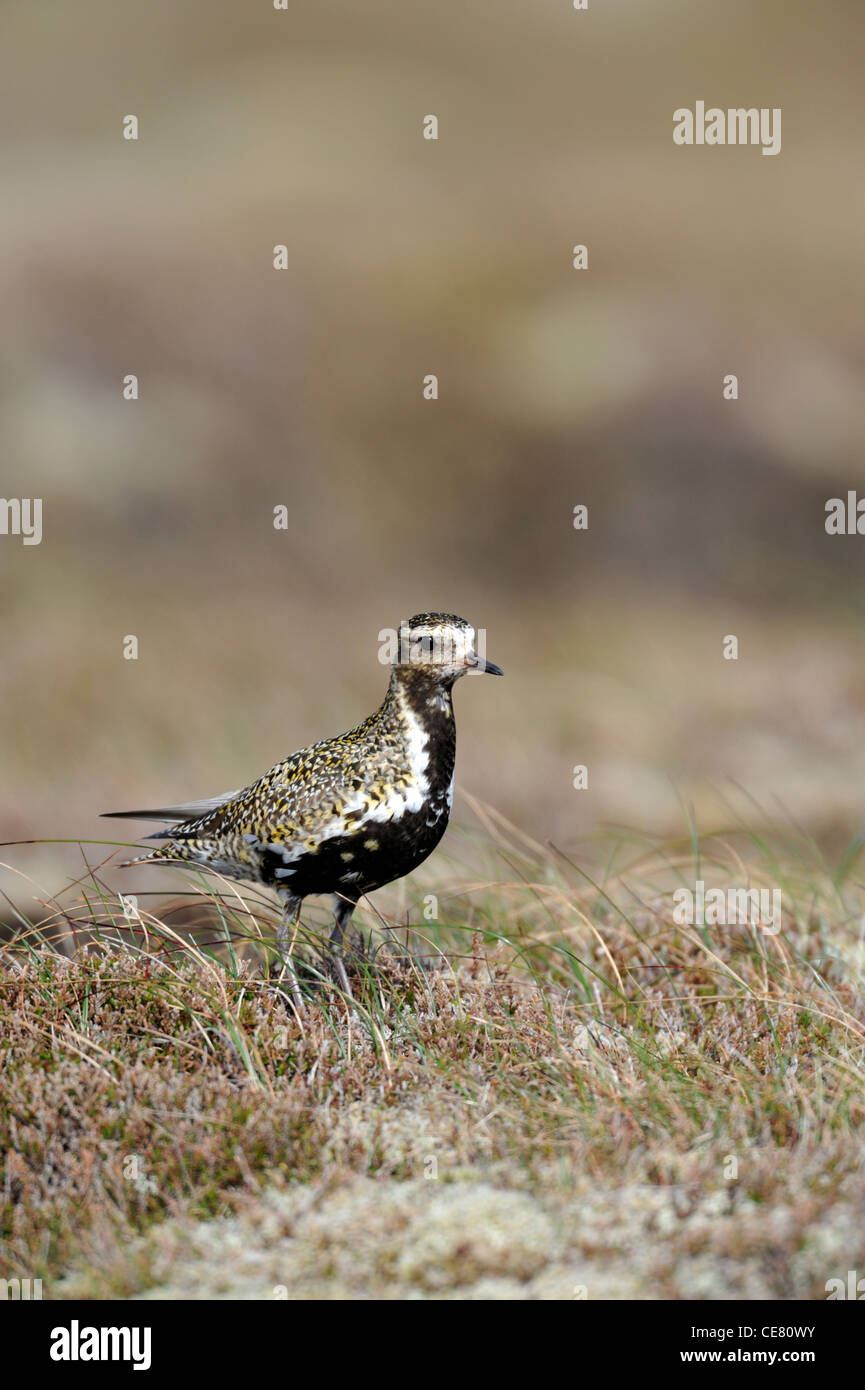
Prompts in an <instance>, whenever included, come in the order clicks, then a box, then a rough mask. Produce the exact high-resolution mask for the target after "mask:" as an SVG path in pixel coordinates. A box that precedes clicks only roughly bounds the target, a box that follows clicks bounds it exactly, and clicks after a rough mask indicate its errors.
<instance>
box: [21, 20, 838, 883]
mask: <svg viewBox="0 0 865 1390" xmlns="http://www.w3.org/2000/svg"><path fill="white" fill-rule="evenodd" d="M863 42H865V10H863V8H862V6H861V4H859V3H856V0H834V3H833V4H832V5H830V6H816V5H814V4H813V3H805V2H804V0H777V3H775V2H774V0H762V2H761V3H760V4H759V5H755V4H753V3H731V0H702V3H701V4H700V5H699V6H695V5H694V4H693V3H686V2H685V0H663V2H659V3H655V4H652V5H648V4H646V3H645V0H618V2H612V0H611V2H609V3H602V2H601V0H591V7H590V9H589V11H588V12H584V13H577V12H575V11H574V10H573V9H572V6H571V4H570V3H569V0H495V3H493V0H436V3H435V4H434V5H433V4H429V5H427V4H421V3H420V0H415V2H414V3H411V2H410V0H367V3H366V4H364V5H363V6H358V5H357V4H356V3H354V0H316V2H315V4H311V5H304V4H297V3H292V4H291V5H290V7H289V10H288V11H286V12H279V11H275V10H274V9H273V8H272V6H271V4H270V0H257V3H249V0H247V2H246V3H240V0H233V2H232V3H229V0H206V2H205V0H147V3H146V4H144V3H137V4H136V3H133V0H78V3H77V4H75V5H74V6H71V5H69V4H64V3H60V0H57V2H56V3H52V0H41V3H39V4H38V5H34V4H33V3H32V0H4V5H3V8H2V13H0V129H2V131H3V142H2V152H0V161H2V187H3V200H2V202H3V215H2V218H0V300H2V318H0V366H2V371H0V467H2V475H0V477H2V489H0V490H2V495H3V496H4V497H7V498H9V497H40V498H42V499H43V540H42V543H41V545H39V546H24V545H23V544H22V542H21V540H20V539H19V538H16V537H12V536H0V653H2V654H0V728H2V777H0V838H2V839H3V840H4V841H8V840H20V839H28V838H31V837H39V838H42V837H71V838H72V839H77V838H85V839H86V838H98V837H102V838H110V833H106V825H107V824H109V823H106V822H104V821H103V822H100V821H99V820H98V813H99V812H100V811H103V810H109V809H117V808H123V807H126V806H134V805H137V804H143V805H147V804H153V803H156V804H160V803H164V802H166V801H167V802H175V801H182V800H186V799H188V798H192V797H201V796H206V795H212V794H215V793H217V792H220V791H223V790H226V789H228V788H231V787H235V786H239V785H242V784H243V783H245V782H247V781H249V780H251V779H252V778H253V777H255V776H257V775H258V774H259V773H261V772H262V771H264V770H265V769H266V768H267V767H268V766H270V765H271V764H272V763H273V762H274V761H276V760H277V759H278V758H280V757H282V756H284V755H286V754H287V753H289V752H290V751H292V750H293V749H295V748H297V747H300V746H302V745H303V744H305V743H307V742H310V741H312V740H314V739H317V738H319V737H322V736H325V735H328V734H331V733H336V732H338V731H340V730H342V729H344V728H347V727H349V726H350V725H352V724H353V723H354V722H356V720H357V719H359V718H361V717H363V716H364V715H366V714H367V713H368V712H369V711H370V710H371V709H372V708H373V706H374V704H375V703H376V702H377V701H378V700H379V698H380V696H381V694H382V692H383V688H384V684H385V679H386V675H385V672H384V671H383V670H382V668H381V667H380V665H379V664H378V661H377V645H378V644H377V636H378V632H379V630H380V629H381V628H383V627H390V626H395V625H396V624H397V623H398V622H399V620H400V619H401V618H403V617H407V616H409V615H410V614H411V613H413V612H415V611H417V610H419V609H428V608H442V609H446V610H453V611H455V612H457V613H459V614H461V615H463V616H465V617H467V618H468V619H469V620H470V621H472V622H473V623H475V624H476V625H478V626H482V627H484V628H485V629H486V630H487V654H488V656H489V657H490V658H491V659H492V660H494V661H496V662H498V663H500V664H501V665H502V666H503V667H504V668H505V671H506V675H507V679H506V680H504V681H501V682H492V681H490V682H484V681H481V680H476V681H474V680H473V681H466V682H463V683H462V685H461V686H460V687H459V689H458V691H457V697H456V700H457V707H458V722H459V727H460V736H461V737H460V746H459V761H458V785H459V787H461V788H463V789H465V790H467V791H469V792H470V793H472V794H473V795H475V796H477V797H480V798H482V799H483V800H484V801H486V802H488V803H490V804H491V805H492V806H494V807H495V808H497V810H498V811H500V812H501V813H503V814H504V815H506V816H508V817H510V818H511V819H512V820H513V821H514V822H516V823H517V824H518V825H519V826H520V827H522V828H523V829H524V830H525V831H527V832H528V833H530V834H531V835H533V836H535V837H537V838H538V839H539V840H544V839H546V838H548V837H552V838H553V839H555V840H556V842H557V843H559V844H562V845H573V844H575V843H576V842H577V841H579V840H580V838H581V837H584V836H586V835H588V834H590V833H591V832H592V831H593V830H594V829H596V828H597V827H598V826H600V825H602V824H603V823H604V822H607V821H615V822H620V823H625V824H628V825H632V826H634V827H637V828H639V829H641V830H646V831H649V832H652V833H657V834H659V835H667V834H677V833H681V832H682V830H683V829H684V826H685V819H686V818H685V813H684V811H683V806H685V805H687V804H688V803H692V804H693V805H694V807H695V808H696V813H697V816H698V818H699V819H700V820H701V821H702V824H703V827H704V828H706V829H709V828H713V827H714V825H715V824H716V823H720V822H721V821H723V819H724V809H723V807H724V801H725V798H726V797H727V796H728V794H729V793H730V789H731V788H732V787H734V785H735V786H738V787H741V788H744V789H745V791H746V792H747V793H748V794H749V795H750V796H752V797H753V798H754V802H755V806H754V807H753V808H752V814H753V815H754V816H755V817H757V816H758V815H759V814H760V812H759V809H758V808H767V811H768V812H771V814H773V815H774V814H778V813H779V808H783V814H784V815H788V816H789V817H791V818H794V819H795V820H796V821H797V823H799V824H800V825H802V826H803V827H805V828H807V829H808V830H810V831H813V832H814V833H815V834H817V835H819V836H824V837H833V836H836V835H849V834H850V833H855V832H856V831H857V830H858V828H859V827H860V826H861V824H862V820H863V808H865V661H863V651H862V641H863V632H865V624H863V618H865V595H863V587H862V576H863V566H865V538H863V537H846V536H844V537H829V536H827V535H826V533H825V529H824V522H825V503H826V500H827V498H829V497H833V496H845V495H846V493H847V491H848V489H859V490H861V492H862V493H865V447H863V446H865V391H863V384H865V315H863V307H865V304H863V301H865V275H863V257H862V235H863V223H865V182H863V179H862V177H861V152H862V148H863V135H865V130H863V125H865V121H863V104H862V98H861V54H862V51H863ZM697 100H704V101H705V102H706V104H707V105H713V104H714V105H719V106H722V107H724V108H726V107H728V106H756V107H781V108H782V109H783V128H782V131H783V149H782V153H781V154H780V155H779V156H777V157H775V158H767V157H763V156H762V155H761V153H760V151H759V149H757V148H737V147H730V148H702V149H701V148H682V147H677V146H675V145H674V144H673V140H672V128H673V121H672V114H673V111H674V110H675V109H676V108H677V107H680V106H688V107H691V108H693V106H694V104H695V102H696V101H697ZM128 114H134V115H136V116H137V117H138V119H139V121H140V138H139V140H138V141H137V142H128V141H125V140H124V139H123V138H122V122H123V118H124V116H125V115H128ZM428 114H435V115H436V116H437V117H438V119H439V122H440V132H439V134H440V138H439V139H438V141H437V142H430V141H426V140H424V139H423V138H422V122H423V118H424V116H426V115H428ZM277 243H284V244H285V245H286V246H287V247H288V260H289V268H288V269H287V270H285V271H282V272H276V271H275V270H274V269H273V264H272V261H273V248H274V245H276V244H277ZM576 243H585V244H586V245H587V246H588V248H589V269H588V270H587V271H582V272H577V271H575V270H574V269H573V268H572V265H571V253H572V247H573V246H574V245H575V244H576ZM127 373H135V374H137V375H138V377H139V381H140V399H139V400H138V401H135V402H127V401H124V400H123V396H122V383H123V378H124V376H125V375H126V374H127ZM428 373H435V374H436V375H437V376H438V379H439V391H440V396H439V399H438V400H437V401H428V400H425V399H424V398H423V391H422V386H423V378H424V377H425V376H426V375H427V374H428ZM727 373H735V374H736V375H737V376H738V378H739V389H740V398H739V400H738V401H735V402H729V401H725V400H724V399H723V398H722V381H723V377H724V376H725V374H727ZM580 503H582V504H585V505H587V506H588V508H589V528H588V530H587V531H581V532H577V531H575V530H574V528H573V525H572V514H573V508H574V506H575V505H577V504H580ZM280 505H284V506H286V507H287V508H288V516H289V522H288V528H287V529H286V530H275V529H274V526H273V509H274V507H277V506H280ZM128 634H134V635H135V636H137V637H138V640H139V644H140V648H139V659H138V660H137V661H127V660H124V659H123V639H124V637H125V636H127V635H128ZM727 634H735V635H737V636H738V639H739V660H738V661H725V660H723V658H722V641H723V638H724V637H725V636H726V635H727ZM576 764H585V765H587V767H588V769H589V786H588V789H587V790H583V791H575V790H574V789H573V786H572V772H573V768H574V766H575V765H576ZM455 814H456V817H457V820H458V821H460V820H465V821H467V820H470V819H471V814H472V813H471V810H470V808H469V806H468V804H467V802H466V801H465V800H462V801H460V800H458V802H457V807H456V812H455ZM113 829H114V827H111V831H112V832H113ZM141 829H142V830H146V829H147V827H146V826H142V827H141ZM130 833H131V834H134V833H135V832H134V827H133V828H131V829H130ZM3 853H4V855H5V856H6V857H8V858H10V860H11V862H13V863H14V864H15V866H16V868H19V869H26V871H27V872H28V873H33V874H34V876H35V877H38V880H39V882H40V883H41V884H42V885H43V886H44V887H45V888H47V889H49V890H51V891H55V890H56V889H58V888H60V887H61V886H62V884H63V882H64V881H65V879H66V877H68V874H69V872H70V870H71V871H72V872H76V871H79V870H80V868H81V861H80V857H79V856H78V854H77V851H76V850H75V849H74V846H68V847H65V848H64V847H57V848H54V849H50V850H41V851H39V852H38V853H36V852H34V853H31V854H30V855H29V857H28V856H27V855H26V854H25V853H24V852H23V851H19V850H6V851H4V852H3ZM94 854H95V851H94ZM116 882H117V885H118V886H123V887H125V888H127V889H129V890H130V891H132V890H133V889H134V887H135V885H134V884H132V883H130V882H129V881H128V879H126V878H124V876H123V875H122V874H118V875H117V876H116ZM151 883H152V880H149V881H148V886H150V884H151ZM2 886H3V887H4V888H5V889H6V891H7V892H9V893H11V894H12V895H13V896H22V895H26V894H27V893H28V892H30V889H29V887H28V885H27V884H26V882H25V881H24V880H23V879H20V878H18V876H17V874H11V875H6V876H4V878H3V880H2Z"/></svg>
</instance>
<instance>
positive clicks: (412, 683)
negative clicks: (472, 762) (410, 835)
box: [381, 666, 456, 781]
mask: <svg viewBox="0 0 865 1390" xmlns="http://www.w3.org/2000/svg"><path fill="white" fill-rule="evenodd" d="M452 689H453V681H452V680H449V681H441V680H439V679H437V678H434V677H431V676H430V675H428V674H427V673H426V672H425V671H423V670H419V669H418V668H417V667H412V668H406V667H398V666H397V667H394V669H393V671H392V672H391V678H390V685H389V686H388V690H387V694H386V695H385V698H384V704H383V705H382V709H381V713H382V715H384V716H385V717H389V718H390V719H394V718H395V719H396V720H397V721H398V722H399V724H400V725H401V726H402V728H403V730H404V731H405V736H406V746H407V747H413V748H415V749H420V748H422V749H423V751H424V753H425V754H426V755H427V757H428V758H429V761H430V764H431V766H432V767H434V768H435V770H436V780H438V778H440V777H444V778H445V779H446V780H448V781H449V780H450V777H451V774H452V773H453V766H454V754H455V746H456V728H455V725H454V707H453V700H452V698H451V692H452Z"/></svg>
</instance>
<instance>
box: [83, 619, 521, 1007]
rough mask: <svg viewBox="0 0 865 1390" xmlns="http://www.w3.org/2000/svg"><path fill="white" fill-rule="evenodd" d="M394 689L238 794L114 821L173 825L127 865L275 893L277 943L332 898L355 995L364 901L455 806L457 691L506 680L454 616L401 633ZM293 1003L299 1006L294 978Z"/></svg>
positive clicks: (428, 841) (336, 944)
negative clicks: (473, 682) (358, 919)
mask: <svg viewBox="0 0 865 1390" xmlns="http://www.w3.org/2000/svg"><path fill="white" fill-rule="evenodd" d="M392 639H393V642H392V645H393V650H392V651H389V652H387V653H386V655H387V656H389V657H392V664H391V674H390V683H389V685H388V688H387V693H386V695H385V697H384V700H383V701H382V703H381V705H380V706H379V708H378V709H377V710H376V711H375V713H374V714H371V715H370V716H369V718H368V719H365V720H364V721H363V723H362V724H358V725H357V727H356V728H354V729H351V730H350V731H349V732H348V733H346V734H341V735H340V736H339V737H338V738H328V739H323V740H322V741H321V742H320V743H314V744H312V745H311V746H310V747H309V748H302V749H301V750H300V751H299V752H297V753H293V754H292V755H291V757H289V758H286V759H285V760H284V761H283V762H281V763H277V764H276V766H275V767H273V768H271V770H270V771H269V772H266V773H265V774H264V776H263V777H260V778H259V779H258V781H257V782H253V783H252V785H251V786H249V787H245V788H244V789H243V790H241V791H235V792H226V793H224V794H223V795H222V796H215V797H212V798H211V799H209V800H206V801H191V802H188V803H186V804H185V805H183V806H164V807H161V808H156V809H153V810H149V811H112V812H108V813H107V814H108V815H111V816H118V817H125V818H129V819H133V820H134V819H136V818H137V819H140V820H159V821H170V822H172V824H171V826H170V828H169V829H167V830H160V831H158V832H157V834H155V835H151V836H148V837H147V838H148V839H152V840H166V841H167V842H168V843H167V844H165V845H164V846H162V847H161V848H159V849H156V850H154V851H153V852H152V853H150V854H146V855H142V856H140V857H139V858H137V859H131V860H127V861H126V862H127V864H156V863H174V864H184V863H190V862H191V863H193V864H201V865H204V866H208V867H210V868H211V869H214V870H216V871H217V872H219V873H221V874H224V875H225V876H227V877H230V878H238V879H248V880H252V881H255V882H258V883H263V884H265V885H267V886H268V887H271V888H274V889H276V891H277V893H278V894H279V896H280V898H281V899H282V903H283V913H282V921H281V923H280V927H279V941H280V945H281V947H282V948H283V950H284V954H285V959H286V963H287V965H288V967H289V969H290V970H292V972H293V967H292V963H291V949H290V940H291V936H292V928H293V927H294V926H295V924H296V923H297V921H298V918H299V914H300V907H301V903H302V901H303V899H304V898H306V897H308V896H309V895H310V894H319V893H330V894H333V895H334V918H335V925H334V928H333V933H332V935H331V948H332V951H333V953H334V966H335V969H336V972H337V975H338V978H339V981H340V984H341V985H342V986H343V988H344V989H345V990H346V992H348V993H350V991H349V989H348V981H347V977H346V974H345V967H344V965H343V962H342V945H343V938H344V934H345V930H346V927H347V925H348V922H349V919H350V917H351V915H352V913H353V911H354V909H355V907H356V906H357V902H358V899H359V898H360V897H361V895H362V894H364V893H370V892H372V891H373V890H374V889H376V888H381V887H383V885H384V884H386V883H391V882H393V880H394V879H397V878H402V877H403V875H405V874H408V873H411V871H412V869H415V868H417V866H418V864H420V863H422V862H423V860H424V859H426V857H427V855H429V854H431V853H432V851H433V850H434V849H435V847H436V845H437V844H438V842H439V840H440V839H441V837H442V835H443V834H444V832H445V829H446V827H447V823H448V817H449V815H450V809H451V805H452V801H453V781H454V756H455V751H456V730H455V728H454V712H453V703H452V691H453V686H454V683H455V681H457V680H458V679H459V677H460V676H463V675H465V674H466V672H467V671H487V672H489V673H490V674H491V675H494V676H500V675H502V672H501V671H500V670H499V668H498V666H494V665H493V664H492V662H489V661H486V660H485V658H484V657H483V656H479V655H478V653H477V652H476V651H475V641H476V637H475V629H474V628H473V627H472V626H471V625H470V624H469V623H467V622H466V621H465V620H464V619H463V618H457V617H455V616H454V614H452V613H419V614H418V615H417V616H416V617H414V618H412V619H411V620H410V621H409V622H408V623H403V624H401V625H400V629H399V632H398V633H397V634H392ZM292 989H293V993H294V997H295V999H296V1000H299V993H298V987H297V980H296V977H295V976H294V975H293V973H292Z"/></svg>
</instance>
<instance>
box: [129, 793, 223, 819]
mask: <svg viewBox="0 0 865 1390" xmlns="http://www.w3.org/2000/svg"><path fill="white" fill-rule="evenodd" d="M239 795H240V792H239V791H235V792H223V793H222V795H221V796H210V797H206V798H205V799H204V800H203V801H187V802H185V803H184V805H183V806H160V807H153V808H151V809H150V810H148V811H103V812H102V815H103V817H105V818H106V819H114V820H170V821H185V820H198V819H200V817H201V816H206V815H207V814H208V813H209V812H210V811H218V810H219V809H220V807H222V806H225V805H226V804H227V803H228V802H229V801H232V800H233V799H234V798H235V797H236V796H239Z"/></svg>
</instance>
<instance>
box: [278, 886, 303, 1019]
mask: <svg viewBox="0 0 865 1390" xmlns="http://www.w3.org/2000/svg"><path fill="white" fill-rule="evenodd" d="M280 896H281V897H282V917H281V919H280V923H279V926H278V927H277V929H276V942H277V946H278V948H279V952H280V955H281V956H282V963H283V970H284V971H285V970H287V971H288V975H289V988H290V990H291V997H292V999H293V1000H294V1003H295V1007H296V1008H298V1009H302V1008H303V999H302V997H301V993H300V984H299V983H298V979H297V970H296V969H295V965H294V959H293V957H292V950H293V948H294V936H295V932H294V930H293V929H294V928H295V927H296V926H297V921H298V918H299V917H300V901H301V900H300V898H295V897H294V896H293V895H291V894H285V895H282V894H280Z"/></svg>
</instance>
